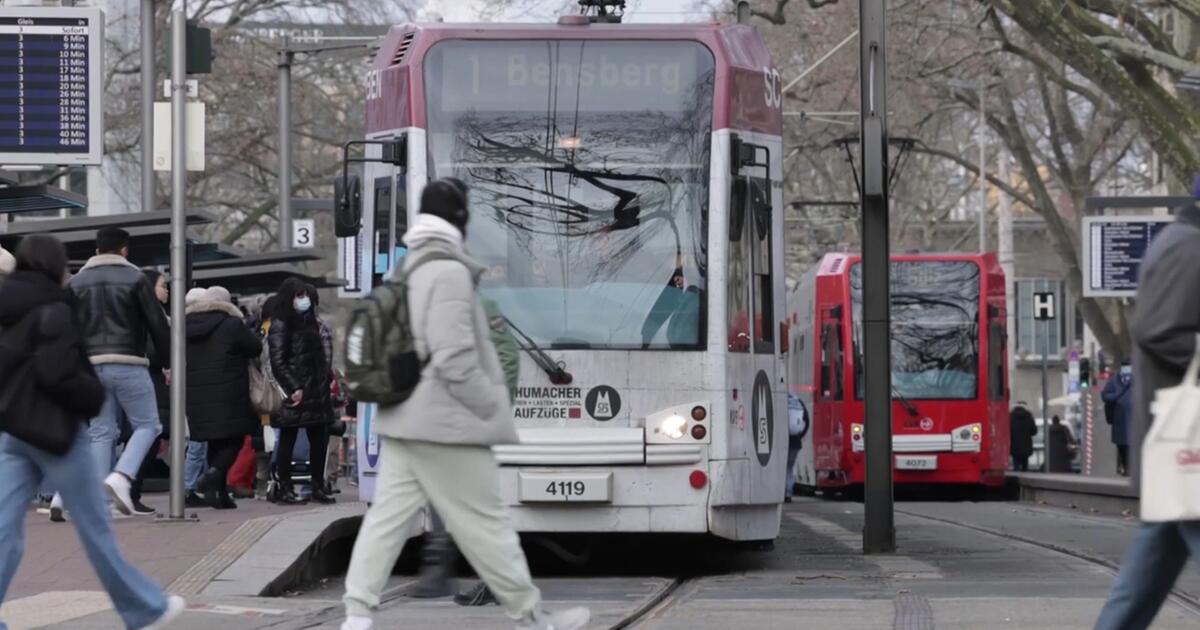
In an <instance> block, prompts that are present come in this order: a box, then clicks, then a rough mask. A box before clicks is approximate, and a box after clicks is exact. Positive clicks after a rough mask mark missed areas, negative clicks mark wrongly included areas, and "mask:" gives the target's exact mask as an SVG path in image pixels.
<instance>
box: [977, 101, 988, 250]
mask: <svg viewBox="0 0 1200 630" xmlns="http://www.w3.org/2000/svg"><path fill="white" fill-rule="evenodd" d="M986 95H987V86H986V85H984V83H983V80H982V79H980V81H979V251H980V252H981V253H982V252H986V251H987V244H988V242H987V241H988V224H987V206H988V203H987V110H986V109H985V108H986V105H985V103H987V99H986V98H985V97H986Z"/></svg>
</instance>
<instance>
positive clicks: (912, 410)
mask: <svg viewBox="0 0 1200 630" xmlns="http://www.w3.org/2000/svg"><path fill="white" fill-rule="evenodd" d="M892 400H898V401H900V404H901V405H902V406H903V407H904V410H905V411H907V412H908V415H910V416H912V417H914V418H916V417H917V416H918V415H920V414H919V412H918V411H917V406H916V405H914V404H912V401H910V400H909V399H907V398H905V397H904V394H901V393H900V390H898V389H896V387H895V386H894V385H893V386H892Z"/></svg>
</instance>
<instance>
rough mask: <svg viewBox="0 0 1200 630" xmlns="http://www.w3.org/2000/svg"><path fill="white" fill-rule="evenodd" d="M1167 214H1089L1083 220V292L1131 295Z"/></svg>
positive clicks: (1092, 294) (1086, 293)
mask: <svg viewBox="0 0 1200 630" xmlns="http://www.w3.org/2000/svg"><path fill="white" fill-rule="evenodd" d="M1173 220H1174V219H1173V217H1168V216H1123V217H1117V216H1112V217H1088V218H1086V219H1084V220H1083V264H1084V269H1083V280H1084V282H1083V295H1084V296H1085V297H1133V296H1134V295H1135V294H1136V293H1137V278H1138V268H1139V267H1140V266H1141V263H1142V256H1144V255H1145V253H1146V248H1147V247H1149V245H1150V241H1151V240H1152V239H1153V238H1154V237H1155V236H1156V235H1158V233H1159V231H1160V230H1162V228H1163V227H1165V226H1166V225H1167V224H1168V223H1170V222H1171V221H1173Z"/></svg>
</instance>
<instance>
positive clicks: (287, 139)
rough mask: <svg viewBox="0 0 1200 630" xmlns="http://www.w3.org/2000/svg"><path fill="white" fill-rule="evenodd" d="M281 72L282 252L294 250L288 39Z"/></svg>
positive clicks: (280, 237) (277, 63)
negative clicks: (283, 250)
mask: <svg viewBox="0 0 1200 630" xmlns="http://www.w3.org/2000/svg"><path fill="white" fill-rule="evenodd" d="M276 65H277V67H278V68H279V249H291V247H292V52H291V50H289V49H288V36H287V35H284V36H283V48H282V49H281V50H280V51H279V58H278V60H277V62H276Z"/></svg>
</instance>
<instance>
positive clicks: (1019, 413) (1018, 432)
mask: <svg viewBox="0 0 1200 630" xmlns="http://www.w3.org/2000/svg"><path fill="white" fill-rule="evenodd" d="M1008 423H1009V449H1008V450H1009V454H1010V455H1012V466H1013V470H1016V471H1019V472H1028V471H1029V456H1030V455H1033V436H1035V435H1037V432H1038V428H1037V421H1036V420H1034V419H1033V414H1032V413H1029V407H1028V405H1027V404H1026V403H1025V402H1024V401H1022V402H1018V403H1017V406H1016V407H1013V410H1012V412H1010V413H1009V414H1008Z"/></svg>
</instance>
